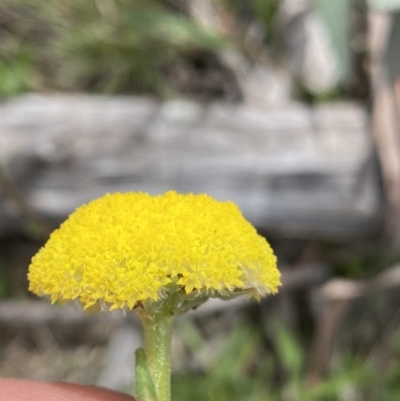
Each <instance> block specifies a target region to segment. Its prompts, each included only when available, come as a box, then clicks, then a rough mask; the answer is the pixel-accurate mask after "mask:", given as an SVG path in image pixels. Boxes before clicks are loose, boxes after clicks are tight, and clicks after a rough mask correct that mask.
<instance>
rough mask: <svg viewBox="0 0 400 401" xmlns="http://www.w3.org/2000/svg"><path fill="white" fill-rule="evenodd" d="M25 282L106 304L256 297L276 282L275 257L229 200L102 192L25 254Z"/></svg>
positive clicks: (42, 291)
mask: <svg viewBox="0 0 400 401" xmlns="http://www.w3.org/2000/svg"><path fill="white" fill-rule="evenodd" d="M28 277H29V281H30V287H29V289H30V290H31V291H33V292H34V293H36V294H37V295H39V296H43V295H47V296H50V297H51V300H52V302H55V301H57V300H59V301H68V300H73V299H78V300H80V301H81V303H82V304H83V306H84V307H85V308H88V307H90V306H92V305H94V304H96V303H98V302H100V303H101V304H105V305H108V306H109V307H110V309H116V308H129V309H132V308H134V307H136V306H138V305H142V304H143V303H146V304H152V303H154V304H156V303H157V302H160V301H162V300H163V299H165V298H166V297H168V296H169V295H171V294H180V295H181V296H182V297H183V298H185V297H186V299H189V298H190V299H194V298H196V297H203V298H204V297H207V296H213V297H229V296H230V295H235V294H237V293H241V292H249V293H251V294H252V295H253V296H255V297H256V298H259V297H260V296H263V295H266V294H268V293H275V292H276V291H277V288H278V286H279V285H280V273H279V271H278V269H277V266H276V257H275V255H274V253H273V251H272V249H271V247H270V246H269V244H268V243H267V241H266V240H265V239H264V238H263V237H261V236H259V235H258V234H257V232H256V230H255V229H254V227H253V226H252V225H251V224H250V223H249V222H247V221H246V220H245V219H244V217H243V216H242V214H241V212H240V210H239V209H238V207H237V206H236V205H235V204H233V203H232V202H219V201H217V200H215V199H213V198H212V197H210V196H208V195H193V194H189V195H182V194H178V193H176V192H172V191H171V192H167V193H165V194H164V195H158V196H150V195H148V194H145V193H124V194H122V193H115V194H107V195H105V196H103V197H102V198H99V199H96V200H94V201H92V202H90V203H89V204H87V205H83V206H81V207H79V208H78V209H77V210H76V211H75V212H74V213H72V214H71V215H70V216H69V218H68V219H67V220H66V221H65V222H64V223H63V224H62V225H61V226H60V228H59V229H57V230H56V231H54V232H53V233H52V235H51V236H50V239H49V240H48V242H47V243H46V244H45V246H44V247H43V248H42V249H40V251H39V252H38V253H37V254H36V256H34V257H33V259H32V263H31V265H30V267H29V273H28Z"/></svg>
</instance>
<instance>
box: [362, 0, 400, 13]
mask: <svg viewBox="0 0 400 401" xmlns="http://www.w3.org/2000/svg"><path fill="white" fill-rule="evenodd" d="M368 4H369V6H371V7H374V8H377V9H378V10H380V11H395V10H400V0H368Z"/></svg>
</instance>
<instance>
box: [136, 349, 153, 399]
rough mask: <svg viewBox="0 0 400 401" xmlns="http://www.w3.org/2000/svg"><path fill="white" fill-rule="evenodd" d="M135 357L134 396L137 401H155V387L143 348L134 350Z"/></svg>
mask: <svg viewBox="0 0 400 401" xmlns="http://www.w3.org/2000/svg"><path fill="white" fill-rule="evenodd" d="M135 357H136V371H135V374H136V396H137V398H138V401H157V394H156V389H155V387H154V383H153V380H152V379H151V375H150V372H149V366H148V364H147V359H146V354H145V352H144V349H143V348H139V349H137V350H136V352H135Z"/></svg>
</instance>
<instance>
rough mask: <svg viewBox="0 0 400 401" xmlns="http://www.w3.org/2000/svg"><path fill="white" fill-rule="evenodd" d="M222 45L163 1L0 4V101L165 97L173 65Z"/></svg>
mask: <svg viewBox="0 0 400 401" xmlns="http://www.w3.org/2000/svg"><path fill="white" fill-rule="evenodd" d="M223 44H224V41H223V40H222V39H221V38H220V37H219V36H218V35H217V34H215V33H213V32H211V31H210V30H205V29H203V28H201V27H200V26H198V25H197V24H196V23H195V22H193V21H192V20H190V19H189V18H188V17H186V16H184V15H183V14H182V13H179V12H177V11H176V10H173V9H171V8H170V7H167V6H166V4H165V2H164V1H162V0H153V1H149V0H131V1H124V0H98V1H95V0H85V1H78V0H70V1H61V2H60V1H58V0H49V1H45V2H37V1H34V0H4V1H3V2H2V4H1V5H0V95H13V94H16V93H19V92H22V91H26V90H48V89H63V90H78V91H81V90H86V91H96V92H103V93H116V92H117V93H128V92H136V93H141V92H155V93H158V94H166V93H168V91H170V90H171V88H169V86H168V83H167V81H166V79H165V78H164V77H163V72H164V69H165V68H167V67H168V65H170V64H171V63H173V62H178V61H180V60H182V59H185V58H186V59H187V58H190V57H191V55H192V53H193V52H195V51H213V50H216V49H218V48H219V47H220V46H222V45H223Z"/></svg>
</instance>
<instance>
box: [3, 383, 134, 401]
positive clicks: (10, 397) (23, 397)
mask: <svg viewBox="0 0 400 401" xmlns="http://www.w3.org/2000/svg"><path fill="white" fill-rule="evenodd" d="M71 400H74V401H135V398H134V397H131V396H130V395H128V394H124V393H119V392H116V391H113V390H109V389H105V388H101V387H95V386H84V385H80V384H73V383H62V382H42V381H34V380H24V379H14V378H0V401H71Z"/></svg>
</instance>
